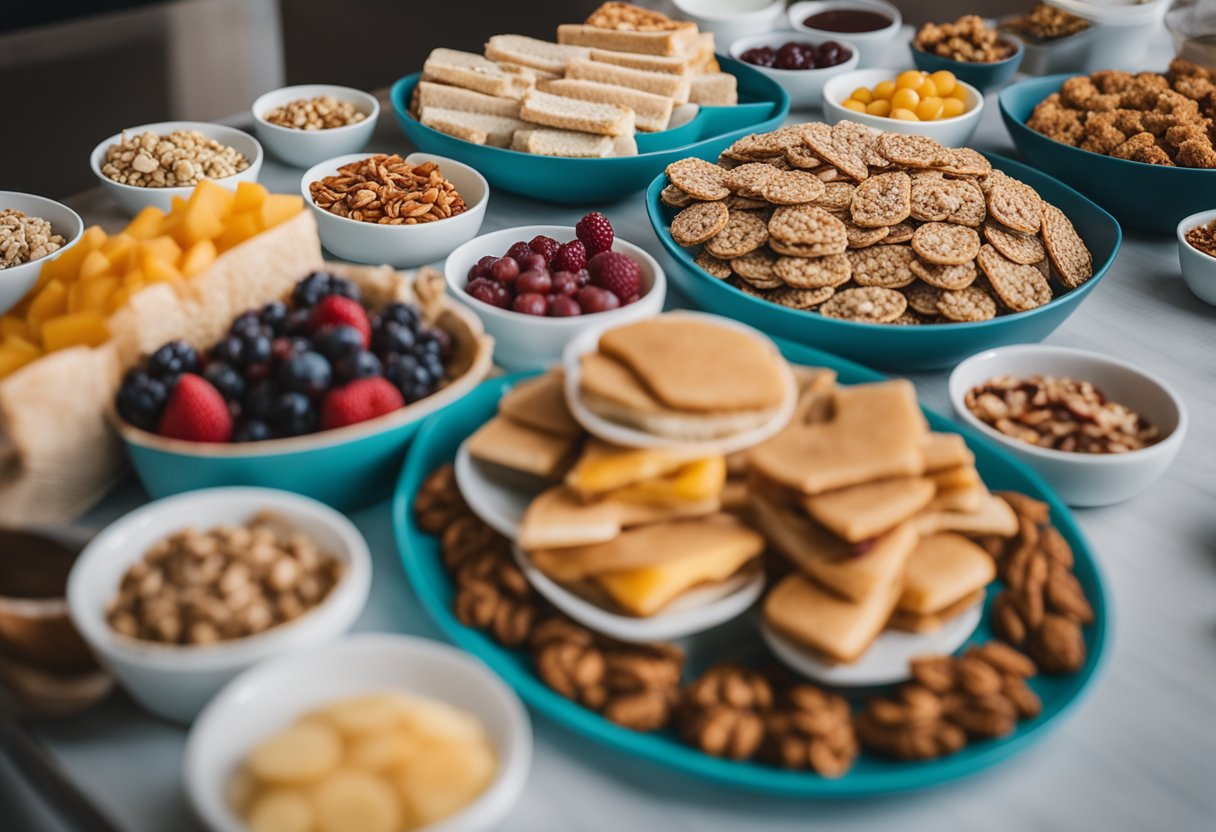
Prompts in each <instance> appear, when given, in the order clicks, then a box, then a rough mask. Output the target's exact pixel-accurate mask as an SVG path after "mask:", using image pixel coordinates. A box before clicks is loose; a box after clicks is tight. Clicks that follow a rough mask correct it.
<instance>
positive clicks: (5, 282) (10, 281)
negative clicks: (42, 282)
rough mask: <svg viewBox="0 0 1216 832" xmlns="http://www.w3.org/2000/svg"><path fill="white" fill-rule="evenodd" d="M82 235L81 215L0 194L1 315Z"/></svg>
mask: <svg viewBox="0 0 1216 832" xmlns="http://www.w3.org/2000/svg"><path fill="white" fill-rule="evenodd" d="M83 232H84V222H83V221H82V220H81V219H80V215H79V214H77V213H76V212H75V211H73V210H72V209H71V208H69V207H68V206H66V205H64V204H63V203H60V202H56V201H55V200H53V199H47V198H46V197H44V196H35V195H34V194H23V193H18V192H17V191H0V315H3V314H4V313H5V312H7V311H8V310H9V309H11V308H12V307H13V306H15V305H17V303H18V302H19V301H20V300H21V299H22V298H23V297H25V295H26V294H28V293H29V291H30V289H32V288H33V287H34V284H35V283H37V282H38V275H39V274H40V273H41V271H42V267H43V265H44V264H46V263H47V262H49V261H51V260H54V259H55V258H56V257H58V256H59V255H60V254H62V253H63V252H65V251H66V250H67V249H69V248H71V247H72V246H73V245H75V244H76V241H77V240H79V239H80V235H81V234H82V233H83ZM0 372H3V370H0Z"/></svg>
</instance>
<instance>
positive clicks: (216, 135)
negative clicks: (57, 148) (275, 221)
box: [89, 121, 264, 216]
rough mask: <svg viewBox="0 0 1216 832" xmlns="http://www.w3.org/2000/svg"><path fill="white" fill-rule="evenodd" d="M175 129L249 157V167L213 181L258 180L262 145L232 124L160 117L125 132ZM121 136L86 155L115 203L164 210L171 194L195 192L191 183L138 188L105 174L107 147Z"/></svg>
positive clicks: (131, 209)
mask: <svg viewBox="0 0 1216 832" xmlns="http://www.w3.org/2000/svg"><path fill="white" fill-rule="evenodd" d="M174 130H197V131H198V132H200V133H202V134H203V135H204V136H206V137H207V138H209V139H215V140H216V141H217V142H219V143H220V144H224V145H228V146H229V147H231V148H234V149H235V150H236V151H237V152H238V153H240V154H241V155H242V156H244V157H245V158H246V159H248V160H249V167H247V168H245V169H244V170H243V171H241V172H240V173H234V174H233V175H232V176H226V177H224V178H223V179H216V180H215V182H216V184H218V185H223V186H224V187H225V188H230V189H235V188H236V186H237V184H238V183H240V182H257V181H258V173H259V172H261V170H262V157H263V155H264V154H263V153H262V146H261V145H260V144H258V140H257V139H255V138H254V137H253V136H251V135H249V134H248V133H246V132H244V131H242V130H237V129H236V128H235V127H225V126H224V125H222V124H211V123H209V122H205V121H160V122H157V123H156V124H141V125H139V126H138V127H129V128H127V130H126V131H125V132H126V133H127V135H128V136H130V135H138V134H140V133H145V132H148V131H151V132H153V133H156V134H157V135H159V136H163V135H166V134H168V133H172V132H173V131H174ZM121 140H122V133H116V134H115V135H113V136H110V137H109V138H108V139H106V140H105V141H103V142H101V143H100V144H98V145H97V147H95V148H93V152H92V153H91V154H90V155H89V165H90V166H91V167H92V168H93V175H94V176H96V177H97V181H98V182H100V183H101V185H102V187H103V188H105V189H106V190H107V191H109V192H110V195H111V196H112V197H114V201H115V202H117V203H118V207H120V208H122V210H123V211H125V212H126V213H127V214H130V215H131V216H135V215H136V214H138V213H139V212H140V210H142V209H143V208H145V207H146V206H148V205H155V206H156V207H157V208H159V209H160V210H162V211H166V212H167V211H168V210H169V209H170V208H172V207H173V206H172V203H173V197H175V196H180V197H182V198H183V199H185V198H187V197H189V196H190V194H191V193H193V192H194V186H193V185H190V186H189V187H185V188H139V187H136V186H135V185H123V184H120V183H118V182H115V181H114V180H113V179H110V178H109V177H108V176H106V175H104V174H103V173H102V172H101V166H102V165H104V164H105V161H106V151H107V150H109V148H110V145H112V144H117V143H118V142H119V141H121Z"/></svg>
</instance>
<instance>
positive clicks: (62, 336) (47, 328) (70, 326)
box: [42, 311, 110, 352]
mask: <svg viewBox="0 0 1216 832" xmlns="http://www.w3.org/2000/svg"><path fill="white" fill-rule="evenodd" d="M109 337H110V330H109V329H108V328H107V327H106V319H105V318H103V317H102V315H101V313H100V312H93V311H87V312H75V313H73V314H71V315H60V316H59V317H57V318H51V319H50V320H48V321H46V322H45V323H44V324H43V325H42V344H43V346H44V347H46V349H47V352H52V351H54V350H61V349H64V348H66V347H74V346H77V345H83V346H87V347H96V346H98V345H100V344H104V343H105V341H106V339H107V338H109Z"/></svg>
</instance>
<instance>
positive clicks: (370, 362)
mask: <svg viewBox="0 0 1216 832" xmlns="http://www.w3.org/2000/svg"><path fill="white" fill-rule="evenodd" d="M383 373H384V367H383V365H381V363H380V359H379V358H376V356H375V355H374V354H373V353H370V352H363V351H360V352H357V353H355V354H354V355H348V356H344V357H343V358H340V359H338V360H337V361H335V362H334V379H336V380H337V381H340V382H342V383H343V384H345V383H346V382H348V381H355V380H356V379H360V378H372V377H373V376H378V375H382V374H383Z"/></svg>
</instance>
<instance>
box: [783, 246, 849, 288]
mask: <svg viewBox="0 0 1216 832" xmlns="http://www.w3.org/2000/svg"><path fill="white" fill-rule="evenodd" d="M852 271H853V268H852V266H851V265H850V264H849V258H848V257H846V256H845V255H843V254H829V255H828V256H827V257H779V258H778V259H777V262H776V263H774V264H773V274H775V275H776V276H777V277H779V278H780V279H781V280H782V282H784V283H785V285H787V286H793V287H794V288H795V289H818V288H819V287H821V286H839V285H841V284H842V283H846V282H848V279H849V276H850V275H851V274H852Z"/></svg>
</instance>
